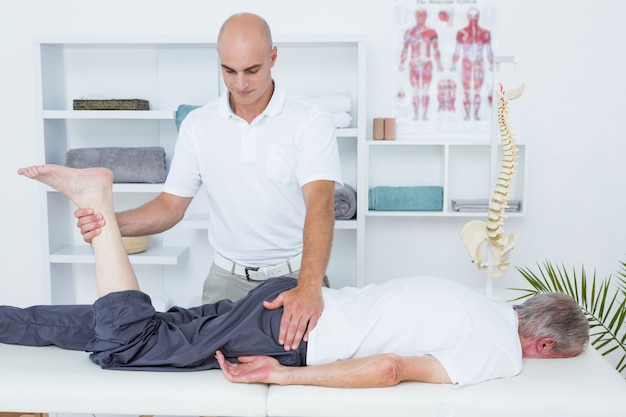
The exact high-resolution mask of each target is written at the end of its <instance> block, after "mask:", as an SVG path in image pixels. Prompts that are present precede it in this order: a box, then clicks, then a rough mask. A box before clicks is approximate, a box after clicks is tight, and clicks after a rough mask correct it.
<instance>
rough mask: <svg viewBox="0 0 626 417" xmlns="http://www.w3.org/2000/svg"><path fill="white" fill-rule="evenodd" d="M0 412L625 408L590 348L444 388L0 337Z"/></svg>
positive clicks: (573, 414) (615, 376)
mask: <svg viewBox="0 0 626 417" xmlns="http://www.w3.org/2000/svg"><path fill="white" fill-rule="evenodd" d="M0 411H2V412H24V413H26V412H31V413H33V412H44V413H92V414H95V415H97V414H126V415H129V414H130V415H177V416H187V415H189V416H242V417H243V416H285V417H288V416H292V417H297V416H310V417H314V416H337V417H344V416H345V417H350V416H354V417H357V416H359V417H368V416H372V417H374V416H376V417H379V416H393V417H404V416H407V417H408V416H411V417H416V416H429V417H430V416H432V417H470V416H471V417H474V416H475V417H491V416H493V417H496V416H497V417H517V416H519V417H522V416H524V417H529V416H532V417H540V416H541V417H595V416H597V417H626V380H625V379H624V378H623V377H622V376H621V375H620V374H619V373H618V372H617V371H615V370H614V369H613V367H612V366H611V365H610V364H609V363H608V362H607V361H606V360H605V358H603V357H602V356H601V355H600V354H599V353H598V352H597V351H595V350H594V349H593V348H592V347H589V348H588V349H587V351H585V352H584V353H583V354H582V355H580V356H579V357H577V358H571V359H525V360H524V371H523V372H522V373H521V374H520V375H518V376H516V377H513V378H507V379H500V380H493V381H488V382H484V383H482V384H477V385H472V386H466V387H461V388H451V387H449V386H443V385H435V384H425V383H417V382H405V383H401V384H399V385H397V386H395V387H389V388H375V389H345V388H323V387H311V386H286V387H281V386H274V385H272V386H268V385H265V384H234V383H230V382H228V381H227V380H226V379H225V378H224V377H223V376H222V374H221V371H219V370H210V371H198V372H146V371H112V370H103V369H100V368H99V367H98V366H97V365H95V364H94V363H92V362H91V361H90V360H89V357H88V354H87V353H84V352H76V351H67V350H62V349H59V348H56V347H52V346H49V347H24V346H12V345H4V344H0Z"/></svg>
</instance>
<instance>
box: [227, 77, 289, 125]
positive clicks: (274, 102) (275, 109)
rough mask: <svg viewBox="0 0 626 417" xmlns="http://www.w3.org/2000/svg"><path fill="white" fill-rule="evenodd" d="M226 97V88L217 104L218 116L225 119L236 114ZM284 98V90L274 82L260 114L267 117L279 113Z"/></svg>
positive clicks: (285, 96)
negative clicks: (270, 95)
mask: <svg viewBox="0 0 626 417" xmlns="http://www.w3.org/2000/svg"><path fill="white" fill-rule="evenodd" d="M228 98H229V93H228V90H226V92H225V93H224V94H222V95H221V96H220V98H219V104H218V114H219V116H220V117H223V118H225V119H226V118H229V117H234V116H236V115H235V113H234V112H233V109H232V108H231V107H230V101H229V99H228ZM286 98H287V93H286V92H285V90H283V89H280V88H278V87H277V86H276V83H274V94H272V98H270V102H269V103H267V106H266V107H265V110H263V112H262V114H263V115H265V116H268V117H271V116H276V115H277V114H280V112H281V111H282V110H283V107H284V105H285V100H286Z"/></svg>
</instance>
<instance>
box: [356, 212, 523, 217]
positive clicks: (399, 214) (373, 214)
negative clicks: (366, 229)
mask: <svg viewBox="0 0 626 417" xmlns="http://www.w3.org/2000/svg"><path fill="white" fill-rule="evenodd" d="M366 216H370V217H475V218H484V219H487V212H486V211H485V212H483V213H478V212H458V211H391V210H390V211H383V210H368V211H367V213H366ZM524 216H525V213H524V212H521V211H516V212H506V213H505V217H524Z"/></svg>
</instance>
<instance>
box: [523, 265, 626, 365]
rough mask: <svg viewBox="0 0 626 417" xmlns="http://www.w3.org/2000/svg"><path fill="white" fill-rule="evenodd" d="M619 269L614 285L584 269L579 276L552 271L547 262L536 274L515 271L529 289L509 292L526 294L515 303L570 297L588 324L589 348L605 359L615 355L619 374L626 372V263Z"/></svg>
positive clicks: (524, 270) (560, 269) (566, 272)
mask: <svg viewBox="0 0 626 417" xmlns="http://www.w3.org/2000/svg"><path fill="white" fill-rule="evenodd" d="M620 265H621V266H620V268H621V269H620V270H619V271H618V272H617V274H616V277H617V281H618V282H617V284H616V285H614V284H613V283H612V282H611V281H612V276H609V277H607V278H605V279H603V280H599V279H598V278H597V276H596V273H595V271H594V273H593V275H592V276H588V275H587V272H586V270H585V268H584V267H582V268H581V270H580V273H579V274H577V272H576V270H575V269H572V270H571V272H568V271H567V270H566V268H565V266H560V267H559V266H556V267H555V266H554V265H553V264H552V263H551V262H549V261H545V262H544V264H543V266H542V265H539V264H538V265H537V266H538V271H537V272H534V271H532V270H531V269H530V268H527V267H517V270H518V271H519V272H520V273H521V274H522V276H523V277H524V278H525V279H526V281H527V282H528V283H529V284H530V286H531V287H532V288H531V289H527V288H512V289H513V290H517V291H522V292H523V293H525V294H523V295H521V296H519V297H518V298H516V299H515V300H522V299H524V298H528V297H531V296H533V295H536V294H539V293H546V292H563V293H566V294H568V295H570V296H571V297H573V298H574V299H575V300H576V301H577V302H578V304H579V305H580V307H581V308H582V310H583V312H584V313H585V315H586V316H587V319H588V320H589V327H590V342H591V345H592V346H593V347H594V348H595V349H596V350H598V352H600V353H601V354H602V355H604V356H606V355H609V354H611V353H613V354H615V355H617V358H618V361H617V365H616V369H617V370H618V372H622V371H624V370H625V369H626V327H625V323H626V262H621V263H620ZM515 300H514V301H515ZM614 352H615V353H614ZM620 354H621V357H620V356H619V355H620Z"/></svg>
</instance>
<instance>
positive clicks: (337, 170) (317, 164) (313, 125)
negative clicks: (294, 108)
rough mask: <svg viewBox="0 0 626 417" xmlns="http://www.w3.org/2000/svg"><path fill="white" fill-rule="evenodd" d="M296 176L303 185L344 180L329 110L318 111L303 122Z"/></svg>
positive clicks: (339, 182)
mask: <svg viewBox="0 0 626 417" xmlns="http://www.w3.org/2000/svg"><path fill="white" fill-rule="evenodd" d="M296 178H297V179H298V183H299V184H300V186H303V185H304V184H307V183H309V182H311V181H317V180H329V181H335V182H336V183H338V184H342V179H341V165H340V162H339V150H338V147H337V138H336V136H335V128H334V126H333V122H332V117H331V115H330V113H327V112H316V114H313V115H312V117H310V118H309V120H307V122H306V123H305V124H304V125H303V127H302V132H301V140H300V143H299V147H298V166H297V168H296Z"/></svg>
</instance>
